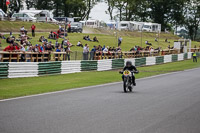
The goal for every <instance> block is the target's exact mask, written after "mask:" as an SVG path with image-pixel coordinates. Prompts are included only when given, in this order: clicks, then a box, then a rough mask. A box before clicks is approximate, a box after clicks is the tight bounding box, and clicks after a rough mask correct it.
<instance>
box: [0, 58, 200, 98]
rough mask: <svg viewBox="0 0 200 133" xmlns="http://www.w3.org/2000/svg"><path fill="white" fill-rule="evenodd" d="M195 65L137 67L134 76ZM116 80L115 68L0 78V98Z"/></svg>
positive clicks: (184, 63)
mask: <svg viewBox="0 0 200 133" xmlns="http://www.w3.org/2000/svg"><path fill="white" fill-rule="evenodd" d="M196 67H200V63H193V62H192V60H187V61H181V62H174V63H168V64H162V65H155V66H146V67H139V68H138V70H139V71H140V73H139V74H138V75H136V78H137V79H138V78H144V77H149V76H153V75H158V74H163V73H167V72H171V71H183V70H186V69H191V68H196ZM145 71H146V72H145ZM118 81H121V75H120V74H118V71H117V70H115V71H104V72H96V71H92V72H81V73H74V74H66V75H54V76H44V77H34V78H17V79H1V80H0V99H7V98H13V97H20V96H27V95H33V94H41V93H46V92H53V91H60V90H66V89H72V88H78V87H85V86H92V85H99V84H105V83H111V82H118Z"/></svg>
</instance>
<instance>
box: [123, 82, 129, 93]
mask: <svg viewBox="0 0 200 133" xmlns="http://www.w3.org/2000/svg"><path fill="white" fill-rule="evenodd" d="M123 84H124V85H123V86H124V92H125V93H127V91H128V89H127V88H128V86H127V80H124V83H123Z"/></svg>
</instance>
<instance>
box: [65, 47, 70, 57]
mask: <svg viewBox="0 0 200 133" xmlns="http://www.w3.org/2000/svg"><path fill="white" fill-rule="evenodd" d="M65 52H66V59H67V60H70V52H71V50H70V46H67V47H66V48H65Z"/></svg>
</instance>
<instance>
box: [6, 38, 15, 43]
mask: <svg viewBox="0 0 200 133" xmlns="http://www.w3.org/2000/svg"><path fill="white" fill-rule="evenodd" d="M6 42H7V43H12V44H13V43H14V39H12V38H10V37H8V38H7V39H6Z"/></svg>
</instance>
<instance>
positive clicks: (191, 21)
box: [106, 0, 200, 40]
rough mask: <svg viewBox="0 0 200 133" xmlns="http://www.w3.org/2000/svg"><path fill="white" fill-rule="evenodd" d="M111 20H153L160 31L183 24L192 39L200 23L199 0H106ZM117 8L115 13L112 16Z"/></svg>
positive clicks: (195, 35) (194, 37)
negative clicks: (158, 25)
mask: <svg viewBox="0 0 200 133" xmlns="http://www.w3.org/2000/svg"><path fill="white" fill-rule="evenodd" d="M106 2H107V4H108V10H107V14H109V15H110V19H111V20H115V18H119V20H125V21H142V22H155V23H159V24H162V31H164V30H165V29H168V30H171V29H172V27H175V30H177V27H179V26H184V27H185V28H186V29H187V30H188V35H189V37H190V38H191V39H192V40H195V39H196V37H197V31H198V28H199V25H200V0H106ZM116 10H117V15H116V16H113V13H114V11H116Z"/></svg>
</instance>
